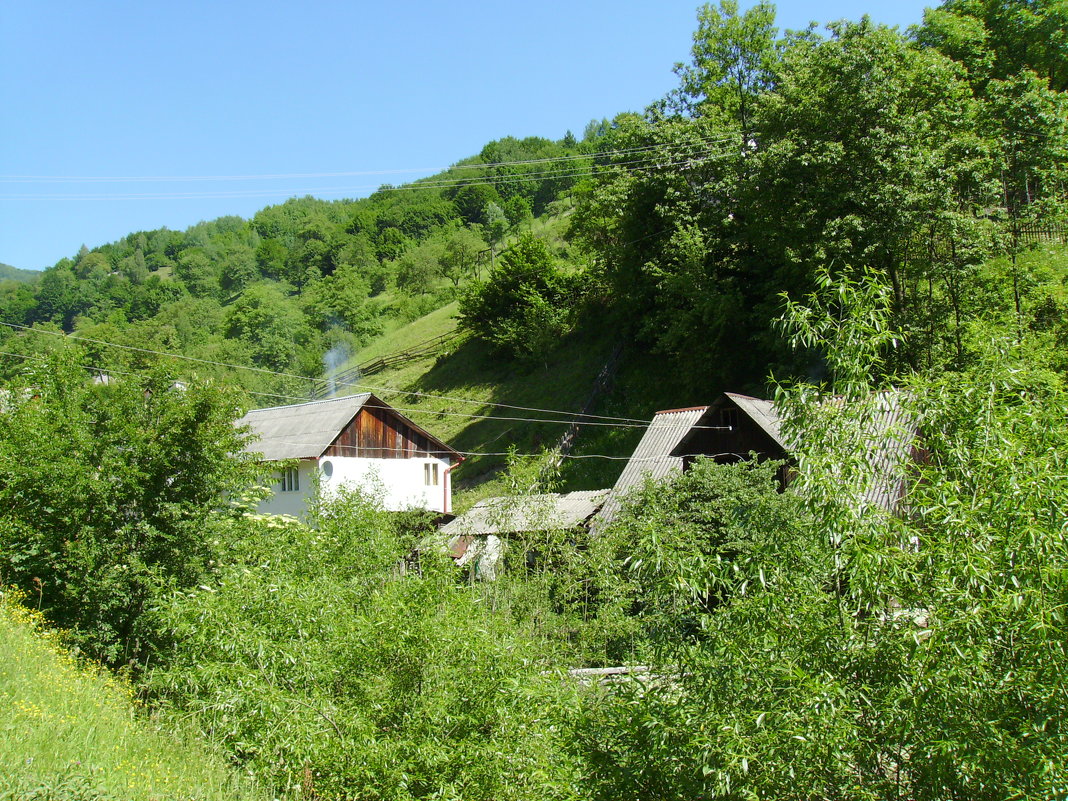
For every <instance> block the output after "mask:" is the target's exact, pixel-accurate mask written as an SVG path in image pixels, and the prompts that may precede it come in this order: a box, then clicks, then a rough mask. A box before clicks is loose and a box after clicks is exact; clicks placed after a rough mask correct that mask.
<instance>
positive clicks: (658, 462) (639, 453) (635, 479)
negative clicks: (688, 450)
mask: <svg viewBox="0 0 1068 801" xmlns="http://www.w3.org/2000/svg"><path fill="white" fill-rule="evenodd" d="M707 411H708V407H707V406H695V407H693V408H690V409H677V410H673V411H667V412H657V413H656V414H655V415H654V416H653V420H652V422H651V423H649V427H648V428H647V429H645V435H644V436H642V440H641V442H639V443H638V447H637V448H635V449H634V453H633V454H632V455H631V457H630V460H629V461H628V462H627V466H626V467H624V468H623V472H622V473H621V474H620V476H619V478H618V479H617V480H616V485H615V486H614V487H612V490H611V493H610V494H609V496H608V500H606V501H605V503H604V506H603V507H601V511H600V513H599V514H598V515H597V520H596V525H597V526H602V525H604V524H605V523H608V522H609V521H610V520H612V519H613V518H614V517H615V516H616V514H618V513H619V510H620V508H621V506H622V501H623V496H624V495H626V494H627V492H629V491H630V490H632V489H634V488H635V487H637V486H640V485H641V484H643V483H644V482H645V479H646V478H651V479H653V480H654V481H658V480H660V479H662V478H664V477H665V476H668V475H671V474H672V473H681V472H682V457H681V456H672V455H671V452H672V451H673V450H674V449H675V446H676V445H678V444H679V442H681V441H682V438H683V437H684V436H686V434H688V433H689V432H690V430H691V429H692V428H693V427H694V426H695V425H697V423H698V421H700V419H701V418H702V417H703V416H704V414H705V412H707Z"/></svg>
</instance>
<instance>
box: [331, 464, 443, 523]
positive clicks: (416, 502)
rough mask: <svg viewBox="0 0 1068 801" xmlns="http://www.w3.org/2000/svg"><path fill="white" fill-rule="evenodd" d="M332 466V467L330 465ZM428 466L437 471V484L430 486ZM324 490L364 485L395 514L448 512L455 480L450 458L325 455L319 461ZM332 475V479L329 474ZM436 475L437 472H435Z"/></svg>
mask: <svg viewBox="0 0 1068 801" xmlns="http://www.w3.org/2000/svg"><path fill="white" fill-rule="evenodd" d="M328 465H329V466H328ZM426 465H430V467H431V471H433V469H434V467H436V468H437V483H436V484H434V483H431V484H430V485H427V483H426ZM319 466H320V471H321V474H322V482H323V490H324V491H326V492H329V491H330V490H331V489H334V488H336V487H339V486H341V485H343V484H349V485H353V486H361V487H365V488H367V489H370V490H371V491H373V492H375V493H377V494H379V497H380V498H381V499H382V504H383V506H384V507H385V508H386V509H387V510H389V511H391V512H399V511H402V510H404V509H411V508H413V507H415V508H420V509H429V510H431V511H434V512H447V511H449V508H448V507H449V506H451V503H446V497H448V498H451V497H452V486H451V480H452V479H451V477H450V476H449V475H448V473H447V472H446V470H447V469H448V467H449V462H448V460H446V459H434V458H426V457H424V458H416V459H368V458H364V457H356V456H325V457H323V458H321V459H320V460H319ZM328 473H329V476H328V475H327V474H328ZM431 476H433V472H432V473H431Z"/></svg>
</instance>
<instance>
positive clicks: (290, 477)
mask: <svg viewBox="0 0 1068 801" xmlns="http://www.w3.org/2000/svg"><path fill="white" fill-rule="evenodd" d="M278 489H279V490H280V491H281V492H300V473H298V472H297V468H295V467H289V468H286V469H285V470H283V471H282V474H281V478H280V479H279V481H278Z"/></svg>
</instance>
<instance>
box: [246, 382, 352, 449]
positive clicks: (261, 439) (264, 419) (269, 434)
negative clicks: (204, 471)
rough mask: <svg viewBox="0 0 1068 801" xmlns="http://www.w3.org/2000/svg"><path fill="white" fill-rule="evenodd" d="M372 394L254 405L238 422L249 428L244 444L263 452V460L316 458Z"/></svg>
mask: <svg viewBox="0 0 1068 801" xmlns="http://www.w3.org/2000/svg"><path fill="white" fill-rule="evenodd" d="M370 397H371V394H370V393H368V392H364V393H362V394H360V395H345V396H343V397H340V398H330V399H328V400H320V401H311V402H310V403H296V404H292V405H290V406H273V407H271V408H269V409H253V410H252V411H251V412H249V413H248V414H246V415H245V416H244V417H242V418H241V419H240V420H238V421H237V425H239V426H241V425H247V426H248V427H249V428H250V429H252V434H253V438H252V439H251V440H249V443H248V445H246V446H245V451H246V452H248V453H262V454H263V458H264V461H268V462H274V461H278V460H280V459H316V458H318V457H319V456H322V454H323V451H325V450H326V449H327V448H328V447H330V443H332V442H333V441H334V439H335V438H336V437H337V435H338V434H339V433H341V430H342V429H343V428H344V427H345V426H347V425H348V424H349V423H350V422H351V421H352V419H353V418H354V417H355V416H356V414H357V413H358V412H359V411H360V409H362V408H363V406H364V404H365V403H366V402H367V400H368V399H369V398H370Z"/></svg>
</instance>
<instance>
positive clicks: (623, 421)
mask: <svg viewBox="0 0 1068 801" xmlns="http://www.w3.org/2000/svg"><path fill="white" fill-rule="evenodd" d="M3 324H4V325H11V326H13V327H18V328H23V329H25V330H30V331H38V329H27V328H26V327H25V326H15V325H14V324H12V323H3ZM38 333H46V334H55V335H58V336H65V337H68V338H72V339H79V340H84V341H89V342H93V343H95V344H104V345H111V346H112V347H116V348H132V347H133V346H128V345H118V344H115V343H108V342H104V341H103V340H95V339H89V338H87V337H77V336H75V335H73V334H67V335H64V334H60V333H59V332H56V331H38ZM133 349H134V350H138V351H143V352H147V353H153V354H156V355H160V356H171V357H173V358H178V359H191V360H193V361H205V360H202V359H194V358H193V357H187V356H182V355H180V354H172V353H165V352H162V351H151V350H147V349H144V348H133ZM0 355H4V356H14V357H17V358H20V359H36V360H42V359H44V358H45V357H43V356H32V355H25V354H20V353H9V352H7V351H0ZM209 363H210V364H213V365H218V366H226V367H234V368H239V369H250V370H257V371H260V370H261V368H254V367H246V366H244V365H236V364H227V363H225V362H209ZM85 366H86V368H87V369H91V370H98V371H100V372H104V373H114V374H116V375H130V376H137V375H139V374H138V373H135V372H131V371H128V370H121V369H113V368H109V367H99V366H96V365H85ZM266 372H273V371H266ZM274 374H275V375H279V376H287V377H297V378H301V377H302V376H296V375H294V374H289V373H274ZM303 378H305V380H311V381H321V380H322V379H308V378H307V377H306V376H303ZM173 380H177V379H173ZM338 383H340V384H342V385H343V386H351V387H359V386H360V385H358V384H349V383H346V382H338ZM369 389H374V388H369ZM242 391H243V392H245V393H246V394H248V395H258V396H262V397H270V398H281V399H283V400H294V401H298V402H300V403H308V402H309V401H308V400H307V399H306V398H300V397H296V396H293V395H283V394H280V393H277V392H256V391H253V390H247V389H244V388H242ZM375 391H379V392H383V393H385V392H394V393H397V394H421V395H423V396H424V397H429V398H436V399H448V400H462V401H465V402H467V403H478V404H481V405H488V406H499V405H505V404H493V403H483V402H482V401H475V400H471V399H465V398H448V397H447V396H442V395H427V394H424V393H408V392H405V391H404V390H390V389H385V388H379V389H377V390H375ZM327 400H330V399H324V400H322V401H319V402H326V401H327ZM392 408H393V410H394V411H397V412H401V413H403V414H423V415H430V416H434V417H463V418H467V419H471V420H493V421H500V422H519V423H547V424H554V425H573V424H577V425H580V426H603V427H609V428H646V429H647V428H649V427H650V425H652V423H651V422H650V421H646V420H638V419H637V418H626V417H609V416H604V415H578V416H588V417H592V418H603V420H582V421H578V420H573V419H567V420H547V419H545V418H538V417H512V416H501V415H485V414H467V413H465V412H448V411H443V410H434V409H410V408H403V407H399V406H394V407H392ZM508 408H515V409H522V408H524V407H508ZM529 410H530V411H535V412H545V413H556V414H564V415H569V416H570V415H571V413H569V412H564V411H560V410H551V409H529ZM605 421H612V422H605ZM659 427H660V428H674V427H684V428H686V429H687V430H693V429H701V430H710V431H712V430H716V431H729V430H731V426H698V425H686V424H682V423H680V424H678V426H675V425H672V424H664V423H660V424H659ZM293 444H304V443H293Z"/></svg>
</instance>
